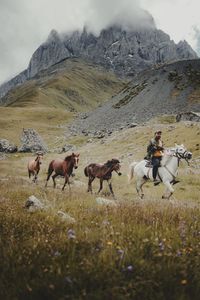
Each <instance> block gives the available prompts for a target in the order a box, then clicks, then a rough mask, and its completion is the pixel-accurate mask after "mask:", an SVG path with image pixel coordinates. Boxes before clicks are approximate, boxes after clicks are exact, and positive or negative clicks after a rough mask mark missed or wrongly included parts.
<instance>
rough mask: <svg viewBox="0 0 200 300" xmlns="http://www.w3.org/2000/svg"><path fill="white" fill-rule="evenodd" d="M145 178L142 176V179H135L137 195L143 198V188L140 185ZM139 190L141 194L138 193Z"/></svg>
mask: <svg viewBox="0 0 200 300" xmlns="http://www.w3.org/2000/svg"><path fill="white" fill-rule="evenodd" d="M145 182H146V180H145V179H144V178H142V179H139V180H137V181H136V191H137V193H138V196H139V197H140V198H141V199H143V198H144V192H143V189H142V186H143V185H144V184H145ZM140 192H141V194H140Z"/></svg>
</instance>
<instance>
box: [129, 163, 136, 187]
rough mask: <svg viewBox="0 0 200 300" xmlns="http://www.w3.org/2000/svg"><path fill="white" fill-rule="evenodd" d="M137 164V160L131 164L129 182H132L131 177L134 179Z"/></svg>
mask: <svg viewBox="0 0 200 300" xmlns="http://www.w3.org/2000/svg"><path fill="white" fill-rule="evenodd" d="M136 165H137V162H133V163H132V164H131V165H130V171H129V174H128V182H129V183H130V182H131V179H132V178H133V176H134V168H135V166H136Z"/></svg>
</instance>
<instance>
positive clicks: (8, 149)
mask: <svg viewBox="0 0 200 300" xmlns="http://www.w3.org/2000/svg"><path fill="white" fill-rule="evenodd" d="M0 152H5V153H14V152H17V146H16V145H14V144H13V143H11V142H9V141H8V140H6V139H0Z"/></svg>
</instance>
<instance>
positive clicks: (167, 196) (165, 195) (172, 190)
mask: <svg viewBox="0 0 200 300" xmlns="http://www.w3.org/2000/svg"><path fill="white" fill-rule="evenodd" d="M163 183H164V185H165V186H166V192H165V193H164V194H163V195H162V199H168V200H169V198H170V197H171V195H172V194H173V192H174V189H173V187H172V185H171V183H170V181H165V182H163ZM168 191H169V193H168V195H167V192H168Z"/></svg>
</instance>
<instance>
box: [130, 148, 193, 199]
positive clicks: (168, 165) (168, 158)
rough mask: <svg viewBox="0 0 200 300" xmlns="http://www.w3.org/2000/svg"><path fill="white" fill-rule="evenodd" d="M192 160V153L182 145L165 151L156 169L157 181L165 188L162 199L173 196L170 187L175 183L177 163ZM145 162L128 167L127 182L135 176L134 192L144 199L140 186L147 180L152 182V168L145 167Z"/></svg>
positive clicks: (172, 190)
mask: <svg viewBox="0 0 200 300" xmlns="http://www.w3.org/2000/svg"><path fill="white" fill-rule="evenodd" d="M191 158H192V153H191V152H189V151H187V150H186V148H185V147H184V145H177V144H175V147H173V148H169V149H166V150H165V151H164V154H163V157H162V160H161V166H160V167H159V168H158V175H157V179H158V180H159V181H160V182H163V183H164V185H165V186H166V191H165V193H164V194H163V196H162V198H163V199H169V198H170V196H171V195H172V194H173V192H174V189H173V187H172V185H173V183H174V182H175V178H176V175H177V171H178V166H179V162H180V160H181V159H184V160H186V161H187V163H188V160H189V159H191ZM147 163H148V161H147V160H142V161H140V162H134V163H132V164H131V165H130V174H129V181H130V180H131V179H132V178H133V175H134V174H135V177H136V190H137V193H138V195H139V196H140V198H143V197H144V193H143V189H142V186H143V185H144V183H145V182H147V181H148V180H149V179H150V180H153V176H152V167H148V166H146V165H147Z"/></svg>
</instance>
